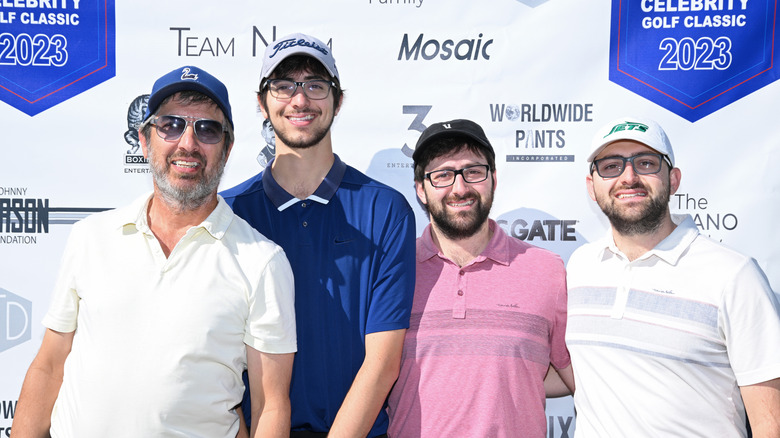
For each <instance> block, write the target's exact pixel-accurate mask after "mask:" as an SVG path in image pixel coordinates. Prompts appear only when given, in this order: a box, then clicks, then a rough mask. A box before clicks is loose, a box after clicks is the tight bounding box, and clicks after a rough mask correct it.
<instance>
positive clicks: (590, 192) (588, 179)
mask: <svg viewBox="0 0 780 438" xmlns="http://www.w3.org/2000/svg"><path fill="white" fill-rule="evenodd" d="M585 186H586V187H587V188H588V195H590V199H592V200H594V201H595V200H596V192H595V191H594V190H593V174H592V173H591V174H588V176H586V177H585Z"/></svg>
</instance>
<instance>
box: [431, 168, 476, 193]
mask: <svg viewBox="0 0 780 438" xmlns="http://www.w3.org/2000/svg"><path fill="white" fill-rule="evenodd" d="M489 172H490V166H488V165H487V164H475V165H473V166H468V167H464V168H463V169H460V170H453V169H442V170H434V171H433V172H428V173H426V174H425V177H426V178H428V181H430V182H431V185H432V186H434V187H436V188H442V187H449V186H451V185H453V184H455V177H456V176H458V175H460V176H462V177H463V181H466V182H467V183H470V184H474V183H478V182H482V181H484V180H486V179H487V177H488V173H489Z"/></svg>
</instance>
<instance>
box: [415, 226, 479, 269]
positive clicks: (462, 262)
mask: <svg viewBox="0 0 780 438" xmlns="http://www.w3.org/2000/svg"><path fill="white" fill-rule="evenodd" d="M493 232H494V231H493V230H491V229H490V226H489V224H488V222H487V221H486V222H485V223H484V224H482V227H480V229H479V231H477V232H476V233H474V234H473V235H472V236H469V237H465V238H463V239H450V238H448V237H447V236H445V235H444V233H442V232H441V231H440V230H439V228H438V227H437V226H436V224H435V223H431V237H432V238H433V243H434V244H435V245H436V247H437V248H439V250H440V251H441V253H442V254H444V256H445V257H447V258H448V259H450V260H452V261H453V262H455V263H456V264H457V265H458V266H460V267H463V266H466V265H467V264H469V263H471V261H472V260H474V259H475V258H476V257H477V256H479V255H480V254H482V251H484V250H485V248H487V246H488V243H490V239H491V238H493Z"/></svg>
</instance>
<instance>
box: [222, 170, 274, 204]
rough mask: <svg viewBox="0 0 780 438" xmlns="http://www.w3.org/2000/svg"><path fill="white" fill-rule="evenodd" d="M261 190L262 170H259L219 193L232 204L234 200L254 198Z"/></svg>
mask: <svg viewBox="0 0 780 438" xmlns="http://www.w3.org/2000/svg"><path fill="white" fill-rule="evenodd" d="M263 191H264V190H263V172H260V173H258V174H257V175H255V176H253V177H251V178H249V179H247V180H246V181H244V182H242V183H240V184H238V185H237V186H235V187H232V188H229V189H227V190H224V191H222V192H220V195H222V197H223V198H224V199H225V202H227V203H228V205H230V206H232V205H233V204H234V203H236V202H242V201H246V200H250V199H256V198H257V197H260V196H261V195H262V194H263Z"/></svg>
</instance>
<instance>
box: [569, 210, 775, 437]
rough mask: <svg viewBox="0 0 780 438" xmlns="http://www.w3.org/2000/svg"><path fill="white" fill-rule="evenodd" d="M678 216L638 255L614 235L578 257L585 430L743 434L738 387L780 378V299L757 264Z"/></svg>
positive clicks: (579, 405)
mask: <svg viewBox="0 0 780 438" xmlns="http://www.w3.org/2000/svg"><path fill="white" fill-rule="evenodd" d="M673 220H674V221H675V223H677V224H678V226H677V228H676V229H675V230H674V232H672V234H671V235H669V236H668V237H667V238H666V239H665V240H663V241H662V242H661V243H659V244H658V246H656V247H655V248H654V249H653V250H651V251H649V252H648V253H647V254H645V255H643V256H642V257H640V258H638V259H637V260H634V261H633V262H631V261H629V260H628V258H627V257H626V256H625V255H624V254H622V253H621V252H620V251H619V250H618V249H617V247H616V246H615V245H614V242H613V240H612V236H611V234H610V236H609V237H608V238H606V239H604V240H601V241H598V242H595V243H591V244H587V245H584V246H582V247H581V248H578V249H577V251H575V252H574V254H572V256H571V258H570V260H569V264H568V266H567V271H568V275H567V282H568V286H569V299H568V300H569V305H568V324H567V331H566V344H567V346H568V348H569V352H570V354H571V359H572V366H573V369H574V376H575V381H576V384H577V390H576V393H575V395H574V404H575V409H576V411H577V427H576V431H575V436H576V437H600V438H603V437H626V436H630V437H662V436H684V437H695V436H701V437H713V436H717V437H744V436H746V431H745V413H744V405H743V402H742V397H741V395H740V392H739V386H744V385H752V384H755V383H760V382H764V381H767V380H771V379H774V378H778V377H780V347H779V346H780V305H778V300H777V296H776V295H775V294H774V293H773V292H772V290H771V288H770V286H769V284H768V283H767V281H766V277H765V276H764V275H763V273H762V272H761V270H760V268H759V267H758V265H757V264H756V262H755V261H754V260H753V259H751V258H749V257H746V256H744V255H742V254H739V253H738V252H736V251H733V250H731V249H728V248H726V247H725V246H723V245H721V244H719V243H717V242H715V241H713V240H711V239H709V238H708V237H706V236H704V235H701V234H699V230H698V229H697V228H696V225H695V224H694V222H693V220H692V219H691V217H690V216H677V215H675V216H674V217H673Z"/></svg>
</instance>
